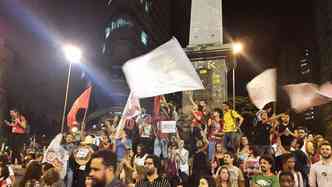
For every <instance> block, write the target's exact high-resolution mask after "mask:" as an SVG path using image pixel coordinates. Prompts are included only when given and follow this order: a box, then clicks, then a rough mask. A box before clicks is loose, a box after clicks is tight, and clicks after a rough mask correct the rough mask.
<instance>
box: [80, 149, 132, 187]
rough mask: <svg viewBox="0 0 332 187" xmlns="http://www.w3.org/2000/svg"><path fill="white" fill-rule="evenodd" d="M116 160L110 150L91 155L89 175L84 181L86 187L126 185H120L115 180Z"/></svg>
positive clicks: (123, 186)
mask: <svg viewBox="0 0 332 187" xmlns="http://www.w3.org/2000/svg"><path fill="white" fill-rule="evenodd" d="M116 167H117V159H116V154H114V153H113V152H112V151H110V150H101V151H97V152H96V153H94V154H93V155H92V160H91V163H90V173H89V177H88V179H87V181H86V186H89V185H91V183H89V182H90V180H91V179H92V187H94V186H96V187H97V186H106V187H125V186H127V185H126V184H124V183H122V182H121V181H120V180H119V179H117V178H116V174H115V172H116Z"/></svg>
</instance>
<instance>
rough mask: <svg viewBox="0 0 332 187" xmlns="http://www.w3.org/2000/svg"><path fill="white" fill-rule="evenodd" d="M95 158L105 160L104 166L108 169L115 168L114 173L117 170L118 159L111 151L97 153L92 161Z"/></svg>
mask: <svg viewBox="0 0 332 187" xmlns="http://www.w3.org/2000/svg"><path fill="white" fill-rule="evenodd" d="M94 158H101V159H103V164H104V165H105V166H106V167H113V169H114V171H115V170H116V163H117V157H116V154H115V153H113V152H112V151H111V150H107V149H106V150H100V151H97V152H95V153H94V154H93V155H92V159H94Z"/></svg>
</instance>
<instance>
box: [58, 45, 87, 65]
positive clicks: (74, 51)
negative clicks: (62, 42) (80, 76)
mask: <svg viewBox="0 0 332 187" xmlns="http://www.w3.org/2000/svg"><path fill="white" fill-rule="evenodd" d="M62 50H63V53H64V54H65V57H66V59H67V60H68V61H69V62H70V63H80V62H81V58H82V51H81V49H80V48H78V47H75V46H73V45H66V46H64V47H63V48H62Z"/></svg>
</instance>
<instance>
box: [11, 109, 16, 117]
mask: <svg viewBox="0 0 332 187" xmlns="http://www.w3.org/2000/svg"><path fill="white" fill-rule="evenodd" d="M9 114H10V116H11V117H17V112H15V111H14V110H11V111H10V112H9Z"/></svg>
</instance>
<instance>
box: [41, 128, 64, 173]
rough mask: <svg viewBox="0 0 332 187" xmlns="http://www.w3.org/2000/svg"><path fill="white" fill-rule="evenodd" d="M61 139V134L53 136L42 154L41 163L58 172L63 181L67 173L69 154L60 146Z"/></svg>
mask: <svg viewBox="0 0 332 187" xmlns="http://www.w3.org/2000/svg"><path fill="white" fill-rule="evenodd" d="M62 138H63V135H62V134H61V133H60V134H58V135H56V136H55V138H54V139H53V140H52V141H51V143H50V145H49V146H48V147H47V149H46V151H45V152H44V156H43V161H42V163H49V164H52V165H53V166H54V167H55V168H56V169H57V170H58V171H59V172H60V177H61V179H64V178H65V176H66V173H67V163H68V160H69V153H68V151H67V150H66V149H65V148H63V147H62V146H61V141H62Z"/></svg>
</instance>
